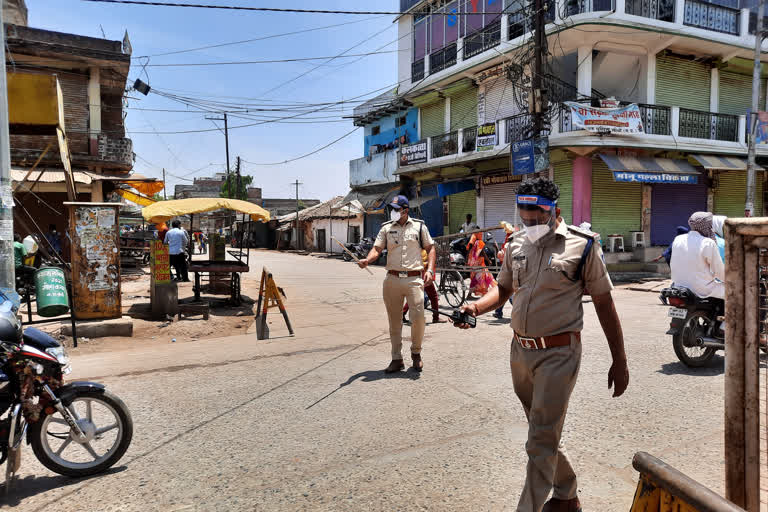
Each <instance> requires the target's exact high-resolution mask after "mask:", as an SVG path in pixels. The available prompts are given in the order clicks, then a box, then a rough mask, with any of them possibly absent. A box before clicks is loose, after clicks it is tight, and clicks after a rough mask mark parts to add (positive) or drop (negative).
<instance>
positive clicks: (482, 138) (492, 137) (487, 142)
mask: <svg viewBox="0 0 768 512" xmlns="http://www.w3.org/2000/svg"><path fill="white" fill-rule="evenodd" d="M495 145H496V123H486V124H483V125H480V126H478V127H477V142H476V144H475V148H476V151H489V150H491V149H493V147H494V146H495Z"/></svg>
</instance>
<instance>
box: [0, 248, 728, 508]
mask: <svg viewBox="0 0 768 512" xmlns="http://www.w3.org/2000/svg"><path fill="white" fill-rule="evenodd" d="M251 258H252V261H255V262H257V264H258V265H261V264H265V265H267V266H268V267H269V268H270V270H272V271H273V272H274V274H275V276H276V280H277V284H278V285H279V286H281V287H283V288H285V291H286V293H287V295H288V311H289V314H290V317H291V320H292V322H293V325H294V328H295V329H296V336H295V337H289V336H287V331H286V329H285V326H284V324H283V321H282V318H281V317H280V316H279V314H276V313H275V312H270V315H269V318H270V321H271V326H270V327H271V333H272V339H270V340H268V341H257V340H256V336H255V334H248V335H239V336H231V337H227V336H229V335H231V334H235V333H227V332H222V333H221V336H222V337H221V338H219V339H210V340H200V341H189V340H178V342H177V343H170V340H165V339H161V338H160V337H158V339H156V340H151V341H144V342H141V341H126V342H125V343H124V344H123V345H121V346H114V345H113V346H112V347H111V349H110V350H109V351H101V352H89V353H82V354H75V355H74V358H73V366H74V373H73V374H72V375H71V377H72V378H73V379H92V380H97V381H101V382H103V383H105V384H106V385H107V386H108V387H109V389H110V390H112V391H113V392H114V393H116V394H118V395H119V396H120V397H122V398H123V399H124V400H125V402H126V403H127V404H128V406H129V407H130V409H131V413H132V415H133V420H134V423H135V434H134V439H133V444H132V445H131V447H130V449H129V450H128V452H127V454H126V455H125V457H124V458H123V460H122V461H121V462H120V463H119V464H118V466H117V467H116V468H115V469H114V470H113V471H112V472H110V473H109V474H106V475H100V476H97V477H94V478H90V479H86V480H79V481H78V480H72V479H69V478H64V477H60V476H57V475H55V474H53V473H50V472H48V471H47V470H46V469H45V468H43V467H42V466H41V465H40V464H39V463H38V462H37V461H36V460H35V459H34V456H33V454H32V452H31V450H29V449H26V450H25V452H24V460H23V462H22V470H21V478H20V481H19V482H18V483H17V484H16V487H15V489H14V490H13V491H12V492H11V494H10V496H8V497H7V498H0V499H2V500H3V501H2V503H3V506H4V507H18V509H19V510H25V511H26V510H29V511H33V510H56V511H84V510H99V511H108V510H120V511H123V510H128V511H132V510H136V511H146V510H163V511H172V510H290V511H293V510H349V511H359V510H370V511H373V510H382V511H389V510H422V509H423V510H439V511H444V510H462V511H463V510H494V511H495V510H514V508H515V505H516V503H517V498H518V493H519V491H520V488H521V486H522V483H523V480H524V476H525V463H526V456H525V451H524V443H525V439H526V433H527V425H526V423H525V418H524V415H523V410H522V408H521V407H520V405H519V403H518V402H517V400H516V397H515V396H514V393H513V391H512V384H511V379H510V376H509V362H508V357H509V339H510V329H509V325H508V323H507V321H496V320H494V319H492V318H484V319H483V320H482V321H481V322H480V323H479V325H478V328H477V329H476V330H474V331H468V332H466V331H459V330H457V329H455V328H453V327H451V326H449V325H446V324H441V325H428V326H427V339H426V341H425V349H424V353H423V355H424V361H425V370H424V372H423V373H422V374H421V375H419V374H417V373H414V372H412V371H409V372H403V373H400V374H398V375H395V376H385V375H384V373H383V372H382V371H381V370H382V369H383V368H384V367H385V366H386V365H387V364H388V362H389V340H388V335H387V332H386V315H385V313H384V307H383V304H382V302H381V298H380V296H381V281H382V279H383V277H384V271H383V270H382V269H381V268H375V269H374V272H375V274H376V275H375V277H370V276H369V275H368V274H367V273H366V272H364V271H362V270H359V269H358V268H357V267H356V266H355V265H354V264H352V263H344V262H342V261H338V260H325V259H320V258H314V257H308V256H299V255H292V254H279V253H274V252H261V251H259V252H254V254H253V255H252V257H251ZM254 266H255V265H254ZM259 271H260V269H259ZM258 278H259V273H258V272H255V271H254V272H253V273H252V274H250V275H249V276H248V277H247V279H246V285H245V286H246V288H247V287H254V286H258ZM252 295H253V296H255V292H252ZM615 297H616V301H617V306H618V310H619V314H620V316H621V318H622V319H623V326H624V332H625V336H626V342H627V352H628V355H629V364H630V372H631V383H630V387H629V389H628V390H627V393H626V394H625V395H624V396H623V397H621V398H618V399H615V398H611V396H610V392H609V390H608V389H607V371H608V368H609V366H610V354H609V352H608V349H607V345H606V342H605V339H604V337H603V334H602V331H601V330H600V328H599V325H598V323H597V319H596V316H595V313H594V308H593V307H592V305H591V304H585V305H584V306H585V312H586V327H585V331H584V334H583V343H584V359H583V363H582V369H581V375H580V377H579V381H578V384H577V386H576V390H575V392H574V395H573V398H572V400H571V404H570V412H569V416H568V419H567V421H566V426H565V438H566V442H567V443H568V450H569V453H570V455H571V457H572V459H573V461H574V463H575V466H576V470H577V473H578V475H579V477H580V481H579V495H580V497H581V500H582V503H583V505H584V510H587V511H613V510H621V511H624V510H628V509H629V506H630V503H631V501H632V496H633V493H634V489H635V485H636V482H637V474H636V473H635V471H634V470H633V469H632V467H631V461H632V456H633V454H634V453H635V452H637V451H640V450H643V451H647V452H649V453H651V454H654V455H656V456H659V457H661V458H662V459H663V460H665V461H666V462H668V463H669V464H671V465H673V466H675V467H676V468H678V469H680V470H681V471H683V472H685V473H686V474H688V475H689V476H691V477H692V478H694V479H697V480H699V481H700V482H702V483H703V484H705V485H707V486H709V487H711V488H712V489H714V490H715V491H717V492H720V493H722V492H723V438H722V436H723V359H722V358H721V357H718V358H717V360H716V363H715V365H714V366H713V367H712V368H709V369H703V370H698V371H689V370H687V369H686V368H685V367H683V366H682V365H681V364H680V363H678V362H677V359H676V357H675V354H674V352H673V350H672V347H671V341H670V339H669V337H667V336H665V335H664V331H665V330H666V326H667V319H666V316H665V313H666V309H665V308H663V307H660V305H659V303H658V300H657V298H656V296H655V295H654V294H650V293H641V292H631V291H626V290H617V291H616V292H615ZM506 309H507V313H508V310H509V306H507V308H506ZM275 311H276V310H275ZM407 333H408V329H407V328H406V334H407ZM185 341H186V342H185ZM406 360H407V358H406Z"/></svg>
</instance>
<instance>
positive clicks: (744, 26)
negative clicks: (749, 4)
mask: <svg viewBox="0 0 768 512" xmlns="http://www.w3.org/2000/svg"><path fill="white" fill-rule="evenodd" d="M739 37H741V38H744V39H747V38H748V37H749V9H748V8H747V9H742V10H741V11H740V12H739ZM752 46H754V44H753V45H752Z"/></svg>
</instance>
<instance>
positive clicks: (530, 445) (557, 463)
mask: <svg viewBox="0 0 768 512" xmlns="http://www.w3.org/2000/svg"><path fill="white" fill-rule="evenodd" d="M580 366H581V343H580V342H579V341H576V340H575V337H572V340H571V345H570V346H567V347H555V348H550V349H544V350H526V349H524V348H523V347H521V346H520V345H519V344H518V343H517V342H516V341H514V340H513V341H512V347H511V350H510V368H511V370H512V383H513V385H514V388H515V394H516V395H517V397H518V398H519V399H520V403H521V404H522V405H523V409H524V410H525V416H526V417H527V418H528V442H527V443H526V444H525V451H526V452H527V453H528V465H527V468H526V475H525V486H524V487H523V491H522V493H521V494H520V501H519V502H518V505H517V512H540V511H541V508H542V507H543V506H544V503H545V502H546V500H547V498H548V497H549V492H550V491H553V493H552V496H553V497H554V498H558V499H563V500H567V499H571V498H575V497H576V491H577V484H576V473H574V471H573V467H572V466H571V463H570V462H569V461H568V456H567V455H566V452H565V446H564V444H563V443H562V441H561V439H560V436H561V434H562V431H563V423H564V422H565V414H566V412H567V410H568V400H569V399H570V397H571V392H572V391H573V387H574V386H575V385H576V378H577V377H578V375H579V367H580Z"/></svg>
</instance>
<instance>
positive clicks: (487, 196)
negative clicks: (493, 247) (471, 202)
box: [480, 183, 520, 243]
mask: <svg viewBox="0 0 768 512" xmlns="http://www.w3.org/2000/svg"><path fill="white" fill-rule="evenodd" d="M517 186H518V184H517V183H504V184H502V185H491V186H488V187H483V192H482V193H483V216H484V217H483V218H484V221H483V222H484V224H485V225H484V226H480V227H484V228H491V227H494V226H498V225H499V223H500V222H501V221H506V222H509V223H510V224H512V225H513V226H516V225H518V224H519V223H520V218H519V217H518V215H517V199H516V197H515V196H516V195H517ZM491 233H493V236H494V237H495V238H496V241H497V242H498V243H502V242H504V236H505V232H504V231H502V230H497V231H491Z"/></svg>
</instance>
